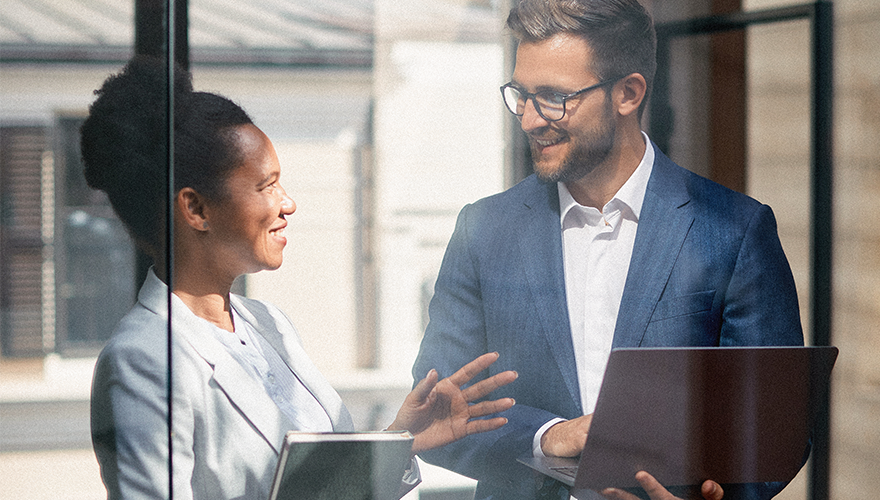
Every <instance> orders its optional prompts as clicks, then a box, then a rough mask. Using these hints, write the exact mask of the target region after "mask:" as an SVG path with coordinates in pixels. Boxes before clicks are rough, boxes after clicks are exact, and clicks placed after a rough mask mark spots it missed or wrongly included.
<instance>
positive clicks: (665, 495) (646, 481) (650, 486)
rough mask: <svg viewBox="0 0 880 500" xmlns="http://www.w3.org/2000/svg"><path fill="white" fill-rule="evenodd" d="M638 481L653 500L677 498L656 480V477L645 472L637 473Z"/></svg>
mask: <svg viewBox="0 0 880 500" xmlns="http://www.w3.org/2000/svg"><path fill="white" fill-rule="evenodd" d="M636 481H638V482H639V484H640V485H642V489H644V490H645V493H647V494H648V496H649V497H651V500H667V499H669V500H671V499H673V498H675V497H674V496H672V493H669V491H668V490H667V489H666V488H664V487H663V485H662V484H660V482H659V481H657V480H656V479H654V476H652V475H650V474H648V473H647V472H645V471H639V472H636Z"/></svg>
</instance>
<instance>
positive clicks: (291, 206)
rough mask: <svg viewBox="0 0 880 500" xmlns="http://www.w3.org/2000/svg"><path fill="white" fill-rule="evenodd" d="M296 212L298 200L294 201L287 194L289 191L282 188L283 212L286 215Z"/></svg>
mask: <svg viewBox="0 0 880 500" xmlns="http://www.w3.org/2000/svg"><path fill="white" fill-rule="evenodd" d="M294 212H296V202H295V201H293V198H291V197H290V196H288V195H287V191H284V189H283V188H282V190H281V213H283V214H284V215H290V214H292V213H294Z"/></svg>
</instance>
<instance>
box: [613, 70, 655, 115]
mask: <svg viewBox="0 0 880 500" xmlns="http://www.w3.org/2000/svg"><path fill="white" fill-rule="evenodd" d="M618 87H619V88H620V89H622V94H620V100H619V102H618V106H617V111H618V112H619V113H620V114H621V115H624V116H628V115H631V114H633V113H638V111H639V106H641V105H642V101H643V100H644V99H645V93H646V92H647V91H648V83H647V82H646V81H645V77H644V76H642V75H641V74H640V73H632V74H630V75H628V76H626V77H624V78H622V79H621V80H620V82H619V85H618Z"/></svg>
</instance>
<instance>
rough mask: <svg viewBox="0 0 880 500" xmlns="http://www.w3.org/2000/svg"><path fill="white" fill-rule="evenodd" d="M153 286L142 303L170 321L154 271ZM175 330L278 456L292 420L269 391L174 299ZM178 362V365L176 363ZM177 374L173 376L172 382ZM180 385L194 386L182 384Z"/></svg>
mask: <svg viewBox="0 0 880 500" xmlns="http://www.w3.org/2000/svg"><path fill="white" fill-rule="evenodd" d="M147 280H148V284H149V286H147V287H144V288H143V289H141V292H140V294H139V295H138V300H139V301H140V302H141V304H143V305H144V307H146V308H147V309H150V310H151V311H153V312H154V313H155V314H157V315H159V316H160V317H161V318H167V317H168V313H167V305H166V304H167V301H166V293H167V290H168V288H167V287H166V286H165V284H164V283H162V282H161V281H159V279H158V278H156V276H155V274H153V273H152V271H151V272H150V273H149V275H148V276H147ZM171 312H172V324H171V326H172V329H173V332H174V335H175V336H177V337H178V338H179V339H182V340H183V341H184V342H185V345H188V346H189V347H190V348H191V349H192V350H193V351H195V352H196V353H197V354H198V355H199V357H201V358H202V359H203V360H204V361H205V362H206V363H207V365H209V369H210V370H211V371H212V374H211V379H212V380H213V381H214V382H216V383H217V385H218V386H219V388H220V390H222V391H223V393H224V394H225V395H226V397H227V398H228V399H229V401H230V402H231V403H232V405H233V406H235V407H236V408H237V409H238V410H239V411H240V412H241V414H242V415H243V416H244V417H245V418H246V419H247V420H248V421H250V422H251V424H253V426H254V428H255V429H256V430H257V431H258V432H259V433H260V435H262V437H263V439H265V440H266V442H267V443H268V444H269V446H271V447H272V449H273V450H275V452H276V453H278V452H279V451H280V450H279V446H280V445H281V443H282V441H283V439H284V435H285V434H286V432H287V431H288V430H289V429H291V428H292V427H293V424H292V423H291V422H290V420H289V419H288V418H287V417H285V416H284V414H283V413H282V412H281V411H280V410H279V411H266V408H276V406H275V402H274V401H272V399H271V398H270V397H269V395H268V394H266V390H265V389H264V388H263V387H262V386H261V385H260V384H259V383H258V382H257V381H256V380H254V379H253V377H251V376H250V374H248V373H247V372H246V371H245V370H244V368H242V367H241V365H240V364H239V363H238V362H237V361H235V359H233V358H232V356H231V355H229V353H228V352H226V349H225V348H224V347H223V345H222V344H221V343H220V342H219V341H218V340H217V339H216V338H215V337H214V335H213V334H212V333H211V331H210V325H208V324H207V323H206V322H205V321H204V320H202V319H200V318H199V317H197V316H196V315H195V314H193V312H192V311H190V310H189V308H188V307H187V306H186V305H185V304H184V303H183V302H182V301H181V300H180V299H179V298H178V297H177V296H176V295H172V311H171ZM172 362H174V361H172ZM173 379H174V373H172V380H173ZM176 383H184V384H186V383H193V382H192V381H187V380H181V381H178V382H176Z"/></svg>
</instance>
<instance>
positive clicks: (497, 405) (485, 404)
mask: <svg viewBox="0 0 880 500" xmlns="http://www.w3.org/2000/svg"><path fill="white" fill-rule="evenodd" d="M515 404H516V401H515V400H514V399H513V398H502V399H495V400H493V401H482V402H480V403H477V404H475V405H470V406H468V415H469V417H468V418H478V417H485V416H486V415H491V414H493V413H500V412H502V411H505V410H509V409H510V408H512V407H513V405H515Z"/></svg>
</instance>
